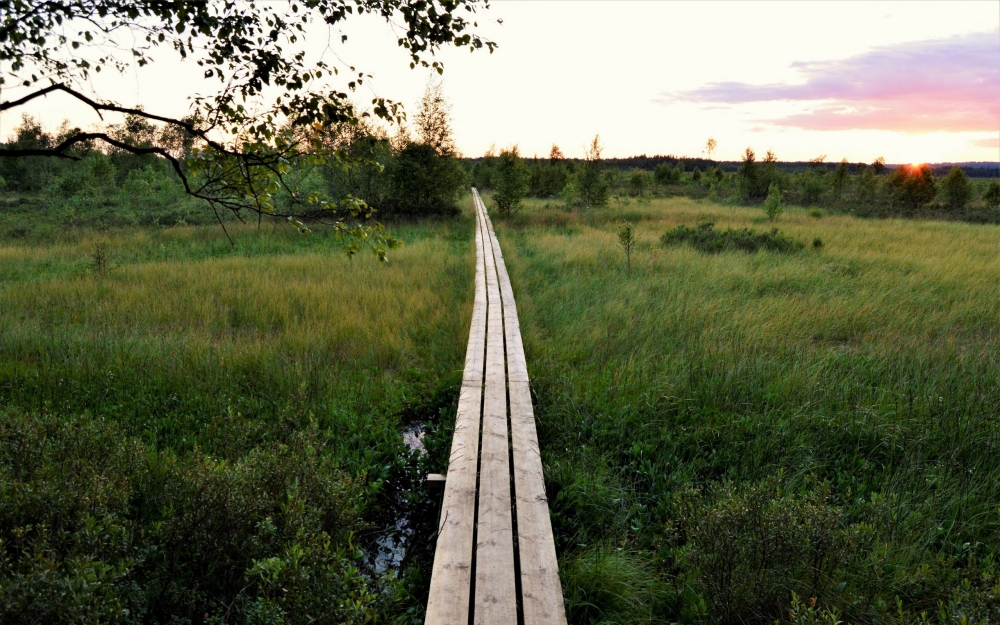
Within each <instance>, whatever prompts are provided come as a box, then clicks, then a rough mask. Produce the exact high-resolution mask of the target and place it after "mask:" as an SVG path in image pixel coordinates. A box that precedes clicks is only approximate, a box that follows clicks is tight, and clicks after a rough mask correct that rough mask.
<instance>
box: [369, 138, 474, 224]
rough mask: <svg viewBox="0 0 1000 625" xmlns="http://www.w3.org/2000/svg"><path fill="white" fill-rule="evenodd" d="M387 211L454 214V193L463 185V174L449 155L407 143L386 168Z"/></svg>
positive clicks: (419, 144) (395, 213) (421, 145)
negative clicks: (388, 187) (387, 184)
mask: <svg viewBox="0 0 1000 625" xmlns="http://www.w3.org/2000/svg"><path fill="white" fill-rule="evenodd" d="M389 176H390V191H389V199H388V201H387V204H388V207H389V212H390V213H391V214H393V215H402V216H406V217H425V216H430V215H448V216H454V215H457V214H458V204H457V201H458V195H459V193H460V192H461V191H462V189H463V188H464V187H465V184H466V180H465V173H464V171H463V170H462V168H461V167H460V166H459V165H458V161H457V160H456V159H455V157H453V156H448V155H445V156H442V155H440V154H438V153H437V151H435V150H434V148H433V147H431V146H429V145H425V144H422V143H410V144H409V145H407V146H406V147H405V148H403V149H402V150H401V151H400V153H399V154H397V155H396V157H395V158H394V159H393V160H392V162H391V165H390V167H389Z"/></svg>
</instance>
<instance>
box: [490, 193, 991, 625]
mask: <svg viewBox="0 0 1000 625" xmlns="http://www.w3.org/2000/svg"><path fill="white" fill-rule="evenodd" d="M623 219H628V220H630V221H632V222H634V223H636V224H637V225H636V232H637V236H638V238H639V243H638V244H637V246H636V250H635V252H634V253H633V258H632V270H631V273H629V272H627V271H626V270H625V268H624V267H623V263H622V262H621V260H620V255H621V253H620V250H618V249H616V244H617V240H616V232H615V227H616V224H617V223H620V221H621V220H623ZM706 221H712V222H715V224H716V227H717V228H720V229H723V228H736V229H739V228H744V227H750V228H756V229H760V228H762V227H764V228H769V227H770V224H765V223H764V220H763V218H762V216H761V215H760V212H759V211H755V210H753V209H743V208H731V207H722V206H718V205H713V204H710V203H702V202H699V201H693V200H687V199H675V200H663V201H658V200H654V201H652V202H651V203H649V204H648V205H645V206H626V207H621V206H620V207H614V208H610V209H607V210H604V211H566V210H564V209H561V208H554V207H551V206H550V207H546V205H545V204H544V203H542V202H534V203H530V204H529V206H527V207H526V209H525V210H524V211H522V212H521V213H520V214H519V215H518V216H517V218H515V219H513V220H509V221H506V222H500V223H499V224H498V230H499V236H500V239H501V244H502V245H503V247H504V251H505V256H506V259H507V266H508V267H509V268H510V271H511V274H512V276H511V277H512V281H513V286H514V289H515V295H516V297H517V300H518V309H519V316H520V319H521V324H522V333H523V334H524V339H525V347H526V351H527V358H528V362H529V369H530V373H531V376H532V380H533V386H534V389H535V392H536V395H537V402H538V407H537V412H536V414H537V418H538V420H539V428H540V439H541V440H540V444H541V448H542V453H543V459H544V461H545V464H546V467H547V478H548V480H549V484H548V488H549V496H550V499H551V501H552V510H553V522H554V526H555V530H556V536H557V542H558V549H559V551H560V557H561V562H562V565H561V567H562V569H561V570H563V571H565V572H566V575H568V576H569V579H567V580H564V583H565V584H566V587H567V588H568V589H570V590H571V591H572V592H570V593H569V594H568V597H569V598H570V613H571V614H579V615H580V619H579V620H580V622H608V623H610V622H662V623H668V622H723V623H747V622H754V623H765V622H773V621H774V620H775V619H782V620H786V619H788V618H792V616H790V614H793V612H794V614H798V615H799V616H800V617H801V616H802V615H803V614H805V613H806V612H805V610H806V608H805V607H803V606H806V604H805V603H803V604H801V605H798V607H797V608H794V606H793V604H792V597H793V593H794V595H795V596H797V597H799V598H801V601H803V602H808V601H809V600H810V599H813V600H815V601H814V604H813V605H814V606H815V612H816V614H818V615H820V616H822V615H823V614H827V615H829V614H831V613H832V612H825V613H824V612H823V610H832V611H835V612H836V613H838V614H840V615H841V616H840V618H842V619H844V620H846V621H849V622H877V623H888V622H915V621H917V620H919V619H920V614H921V613H923V612H926V613H927V614H930V615H932V616H933V618H937V619H939V620H941V621H942V622H963V621H962V620H961V619H962V618H963V617H964V618H966V619H968V621H967V622H979V621H981V620H983V619H986V620H992V619H995V618H997V616H998V613H997V611H996V610H997V609H998V606H1000V599H998V597H1000V593H998V591H997V586H995V583H996V581H995V580H996V579H997V577H996V575H997V571H996V567H995V565H994V564H993V560H994V558H995V557H996V556H997V555H998V554H997V549H998V545H1000V514H998V510H1000V459H998V458H1000V456H998V453H997V452H998V451H1000V448H998V446H1000V420H998V417H1000V394H998V393H997V387H996V380H997V379H998V376H1000V357H998V356H997V354H998V347H1000V345H998V343H1000V334H998V330H1000V256H998V255H997V253H996V249H997V240H998V235H1000V231H998V229H997V228H996V227H994V226H977V225H968V224H961V223H954V222H920V221H901V220H881V221H866V220H860V219H856V218H851V217H847V216H829V215H828V216H823V215H821V216H820V218H819V219H817V218H816V217H815V216H812V215H810V214H809V213H807V212H805V211H804V210H801V209H795V208H791V209H789V210H788V211H787V212H786V214H785V215H783V216H782V217H781V218H780V219H779V220H778V223H777V224H776V226H777V227H779V228H780V229H781V231H782V233H783V234H785V235H787V236H789V237H791V238H793V239H797V240H799V241H801V242H803V243H808V242H809V241H811V240H813V239H815V238H817V237H819V238H821V239H822V241H823V242H824V244H825V245H823V246H822V247H820V248H807V249H805V250H803V251H801V252H799V253H797V254H794V255H785V254H777V253H773V252H766V251H761V252H757V253H747V252H744V251H739V250H732V251H725V252H722V253H719V254H705V253H702V252H699V251H697V250H696V249H694V248H693V247H690V246H687V245H677V246H670V247H664V246H662V245H661V244H660V242H659V240H660V237H661V236H662V235H663V234H664V233H665V232H667V231H669V230H672V229H674V228H676V227H677V226H680V225H687V226H694V225H696V224H697V223H700V222H706ZM626 557H627V558H630V559H631V560H632V561H633V563H632V564H631V565H628V566H624V565H623V564H622V558H626ZM601 558H611V560H609V564H608V567H610V568H609V570H610V571H622V570H629V569H631V570H647V569H648V567H653V568H654V569H655V571H656V572H655V575H654V577H653V578H652V579H648V578H647V577H646V576H645V575H643V576H638V577H636V578H635V580H634V585H635V587H634V593H635V596H634V597H624V598H623V597H622V596H621V594H622V593H626V592H627V591H626V590H623V589H622V582H621V579H622V578H621V576H620V575H619V573H617V572H614V573H608V574H609V575H611V578H609V580H608V584H609V587H615V588H617V589H618V590H617V591H616V592H617V595H618V596H616V597H610V598H608V599H606V600H605V599H601V598H600V597H601V595H595V594H592V595H589V596H590V597H592V598H591V599H587V600H586V601H588V602H589V603H586V604H580V605H576V604H574V602H575V601H578V600H580V601H583V599H580V597H581V596H582V595H581V594H580V593H579V591H578V590H576V589H577V588H579V587H581V586H586V587H595V586H600V585H601V583H600V582H599V581H597V580H595V579H594V576H595V575H599V574H600V571H602V570H603V569H604V568H606V567H604V566H602V565H600V564H598V563H597V561H598V560H600V559H601ZM612 563H613V564H612ZM578 574H579V575H583V576H584V577H583V578H581V579H580V580H577V579H575V576H577V575H578ZM651 589H655V590H656V592H651ZM593 597H596V599H595V598H593ZM636 600H641V602H642V603H643V606H644V607H642V608H641V609H640V608H637V607H636V605H635V601H636ZM595 602H596V603H595ZM602 602H603V603H602ZM897 602H898V603H897ZM793 608H794V609H793ZM795 610H798V611H797V612H795ZM640 614H645V615H647V616H642V617H640V616H638V615H640ZM794 614H793V615H794ZM820 616H817V617H816V618H820ZM796 618H798V617H796ZM803 618H804V617H803ZM823 618H825V617H823Z"/></svg>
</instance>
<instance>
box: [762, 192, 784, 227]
mask: <svg viewBox="0 0 1000 625" xmlns="http://www.w3.org/2000/svg"><path fill="white" fill-rule="evenodd" d="M764 212H765V213H767V218H768V219H769V220H771V221H774V220H775V219H777V218H778V217H779V216H780V215H781V213H783V212H785V211H784V209H783V208H782V207H781V189H779V188H778V185H776V184H772V185H771V188H770V189H768V191H767V199H766V200H764Z"/></svg>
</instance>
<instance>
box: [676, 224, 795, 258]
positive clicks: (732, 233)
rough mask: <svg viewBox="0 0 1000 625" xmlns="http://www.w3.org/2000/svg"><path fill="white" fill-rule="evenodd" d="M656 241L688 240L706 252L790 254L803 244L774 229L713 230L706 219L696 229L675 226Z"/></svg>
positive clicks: (693, 245)
mask: <svg viewBox="0 0 1000 625" xmlns="http://www.w3.org/2000/svg"><path fill="white" fill-rule="evenodd" d="M660 242H661V243H662V244H663V245H679V244H681V243H689V244H690V245H691V246H692V247H694V248H695V249H697V250H699V251H701V252H705V253H708V254H718V253H720V252H726V251H730V250H742V251H744V252H750V253H754V252H758V251H760V250H769V251H772V252H781V253H783V254H791V253H794V252H798V251H799V250H801V249H803V248H804V247H805V244H803V243H802V242H800V241H796V240H795V239H792V238H790V237H787V236H785V235H783V234H781V233H780V232H779V231H778V230H777V229H776V228H773V229H771V231H770V232H757V231H755V230H751V229H750V228H740V229H734V228H727V229H726V230H716V229H715V224H714V223H713V222H710V221H707V222H704V223H700V224H698V227H697V228H691V227H689V226H684V225H681V226H677V227H676V228H674V229H673V230H668V231H667V232H665V233H664V234H663V236H662V237H660Z"/></svg>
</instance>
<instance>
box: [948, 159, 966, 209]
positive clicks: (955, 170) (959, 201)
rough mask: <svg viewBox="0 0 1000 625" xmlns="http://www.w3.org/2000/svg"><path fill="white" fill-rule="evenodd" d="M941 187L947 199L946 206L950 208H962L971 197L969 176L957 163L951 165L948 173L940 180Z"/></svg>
mask: <svg viewBox="0 0 1000 625" xmlns="http://www.w3.org/2000/svg"><path fill="white" fill-rule="evenodd" d="M941 188H942V189H943V190H944V195H945V198H946V199H947V200H948V208H950V209H952V210H962V209H963V208H965V205H966V204H968V203H969V199H970V198H971V197H972V185H971V184H969V178H968V177H967V176H966V175H965V172H964V171H962V168H961V167H959V166H958V165H955V166H953V167H952V168H951V171H949V172H948V175H947V176H945V177H944V180H942V181H941Z"/></svg>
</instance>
